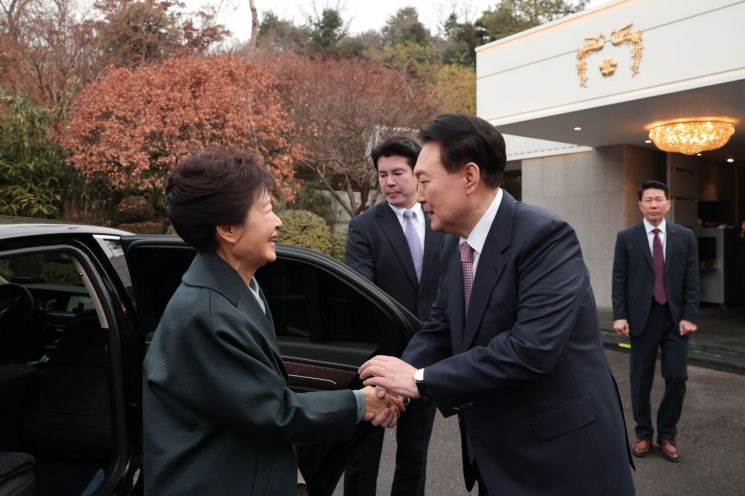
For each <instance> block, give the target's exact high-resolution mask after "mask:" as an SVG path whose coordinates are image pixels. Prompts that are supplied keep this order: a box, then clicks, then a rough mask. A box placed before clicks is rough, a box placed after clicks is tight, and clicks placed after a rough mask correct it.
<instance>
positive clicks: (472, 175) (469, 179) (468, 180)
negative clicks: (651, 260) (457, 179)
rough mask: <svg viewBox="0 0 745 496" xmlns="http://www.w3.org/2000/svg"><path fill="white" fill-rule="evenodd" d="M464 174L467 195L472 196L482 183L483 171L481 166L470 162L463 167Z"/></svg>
mask: <svg viewBox="0 0 745 496" xmlns="http://www.w3.org/2000/svg"><path fill="white" fill-rule="evenodd" d="M462 173H463V180H464V182H465V187H466V194H469V195H470V194H471V193H473V192H474V191H476V186H478V184H479V182H480V181H481V169H479V166H478V165H476V163H475V162H468V163H467V164H466V165H465V166H463V171H462Z"/></svg>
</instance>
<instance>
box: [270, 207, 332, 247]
mask: <svg viewBox="0 0 745 496" xmlns="http://www.w3.org/2000/svg"><path fill="white" fill-rule="evenodd" d="M278 215H279V218H280V219H282V224H283V225H282V228H281V229H280V230H279V242H280V243H285V244H288V245H295V246H304V247H306V248H310V249H312V250H316V251H320V252H321V253H325V254H327V255H329V254H331V231H330V230H329V227H328V225H326V221H325V220H323V219H322V218H321V217H319V216H318V215H316V214H314V213H312V212H308V211H307V210H283V211H281V212H279V213H278Z"/></svg>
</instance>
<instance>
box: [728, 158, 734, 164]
mask: <svg viewBox="0 0 745 496" xmlns="http://www.w3.org/2000/svg"><path fill="white" fill-rule="evenodd" d="M734 161H735V159H734V158H728V159H727V163H729V164H731V163H732V162H734Z"/></svg>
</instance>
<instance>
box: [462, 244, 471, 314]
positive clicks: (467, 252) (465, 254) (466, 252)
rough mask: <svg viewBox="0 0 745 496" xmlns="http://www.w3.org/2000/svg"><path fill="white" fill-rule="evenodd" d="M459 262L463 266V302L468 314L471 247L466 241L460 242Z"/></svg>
mask: <svg viewBox="0 0 745 496" xmlns="http://www.w3.org/2000/svg"><path fill="white" fill-rule="evenodd" d="M460 263H461V265H462V266H463V302H464V303H465V307H464V308H465V314H466V315H468V304H469V303H470V302H471V289H472V288H473V248H471V246H470V245H469V244H468V243H466V242H463V243H461V244H460Z"/></svg>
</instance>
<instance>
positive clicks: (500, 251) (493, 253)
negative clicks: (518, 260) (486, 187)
mask: <svg viewBox="0 0 745 496" xmlns="http://www.w3.org/2000/svg"><path fill="white" fill-rule="evenodd" d="M503 195H504V196H503V197H502V203H501V204H500V205H499V210H497V215H496V217H495V218H494V222H492V225H491V228H490V229H489V234H488V235H487V237H486V242H485V243H484V248H483V251H482V252H481V255H480V256H479V265H478V268H477V270H476V277H475V279H474V281H473V289H472V291H471V303H470V305H469V307H468V315H466V323H465V332H464V333H463V342H462V343H461V348H460V350H461V351H462V350H465V349H467V348H468V347H469V346H470V345H471V342H472V341H473V339H474V337H476V333H477V332H478V330H479V325H480V323H481V319H482V317H483V316H484V312H485V311H486V306H487V304H488V303H489V300H490V299H491V296H492V294H493V292H494V288H495V287H496V285H497V283H498V282H499V278H500V277H501V276H502V273H503V272H504V268H505V266H506V260H505V257H504V251H505V250H506V249H507V248H508V247H509V246H510V244H512V219H513V217H514V214H515V205H516V203H517V202H516V201H515V199H514V198H513V197H512V196H511V195H510V194H509V193H507V192H506V191H504V192H503ZM461 279H462V270H461ZM462 286H463V284H462V283H461V287H462Z"/></svg>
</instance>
